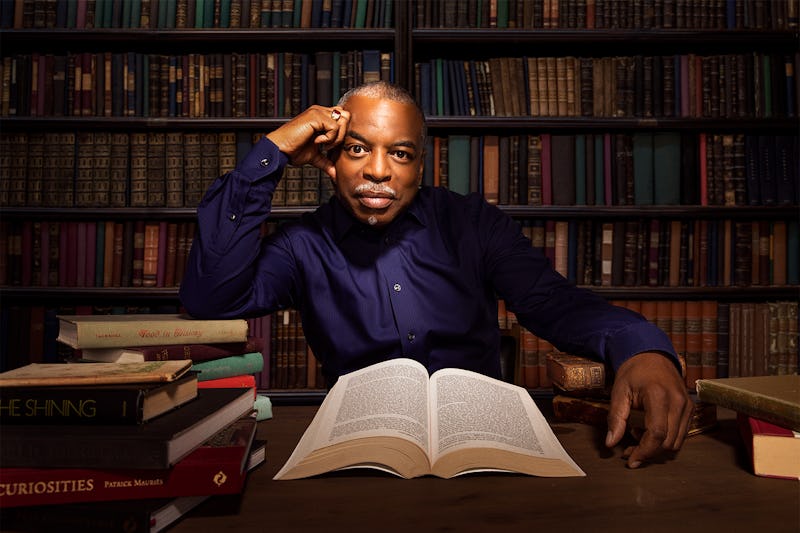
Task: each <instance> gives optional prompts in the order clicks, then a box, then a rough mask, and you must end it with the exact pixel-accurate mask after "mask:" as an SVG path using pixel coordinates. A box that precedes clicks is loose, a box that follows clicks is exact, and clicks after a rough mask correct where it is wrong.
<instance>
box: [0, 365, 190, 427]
mask: <svg viewBox="0 0 800 533" xmlns="http://www.w3.org/2000/svg"><path fill="white" fill-rule="evenodd" d="M98 364H105V363H98ZM59 366H62V367H63V366H66V365H59ZM70 366H72V365H70ZM76 366H77V365H76ZM81 366H82V365H81ZM197 388H198V385H197V373H195V372H189V373H187V374H184V375H183V376H182V377H180V378H178V379H176V380H174V381H170V382H166V383H163V382H153V383H121V384H115V385H73V386H35V385H32V386H21V387H0V424H141V423H143V422H147V421H149V420H152V419H153V418H155V417H157V416H159V415H162V414H164V413H166V412H167V411H169V410H171V409H174V408H176V407H179V406H181V405H183V404H185V403H186V402H189V401H191V400H193V399H194V398H195V397H197Z"/></svg>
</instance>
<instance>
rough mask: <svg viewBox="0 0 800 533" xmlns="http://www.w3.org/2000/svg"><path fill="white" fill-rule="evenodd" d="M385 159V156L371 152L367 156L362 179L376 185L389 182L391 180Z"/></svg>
mask: <svg viewBox="0 0 800 533" xmlns="http://www.w3.org/2000/svg"><path fill="white" fill-rule="evenodd" d="M386 157H387V155H386V154H383V153H380V152H379V151H373V152H372V153H371V154H370V155H369V161H367V164H366V166H365V167H364V177H365V178H366V179H368V180H370V181H374V182H377V183H379V182H382V181H387V180H389V179H390V178H391V172H390V170H389V164H388V162H387V161H386Z"/></svg>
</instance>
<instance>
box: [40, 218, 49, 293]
mask: <svg viewBox="0 0 800 533" xmlns="http://www.w3.org/2000/svg"><path fill="white" fill-rule="evenodd" d="M39 242H40V243H41V248H42V252H41V269H42V275H41V277H40V278H39V285H41V286H42V287H47V282H48V281H49V278H50V222H48V221H47V220H43V221H42V225H41V236H40V241H39Z"/></svg>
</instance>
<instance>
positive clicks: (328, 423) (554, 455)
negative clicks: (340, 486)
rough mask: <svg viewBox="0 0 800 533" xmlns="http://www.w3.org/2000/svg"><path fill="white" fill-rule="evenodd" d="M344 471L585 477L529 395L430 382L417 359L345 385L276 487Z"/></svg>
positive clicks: (503, 386)
mask: <svg viewBox="0 0 800 533" xmlns="http://www.w3.org/2000/svg"><path fill="white" fill-rule="evenodd" d="M343 468H374V469H378V470H381V471H384V472H388V473H391V474H395V475H397V476H400V477H403V478H413V477H418V476H424V475H434V476H438V477H443V478H450V477H454V476H457V475H461V474H467V473H471V472H486V471H501V472H518V473H524V474H529V475H537V476H546V477H566V476H583V475H585V474H584V473H583V471H582V470H581V469H580V467H579V466H578V465H577V464H575V462H574V461H573V460H572V459H571V458H570V456H569V455H568V454H567V452H566V451H565V450H564V449H563V447H562V446H561V444H560V443H559V442H558V439H557V438H556V436H555V434H554V433H553V431H552V430H551V429H550V427H549V426H548V425H547V421H546V420H545V419H544V416H542V414H541V412H540V411H539V409H538V408H537V407H536V404H535V403H534V402H533V400H532V399H531V397H530V395H529V394H528V391H527V390H525V389H523V388H522V387H518V386H516V385H511V384H509V383H505V382H502V381H499V380H496V379H492V378H489V377H486V376H484V375H481V374H478V373H475V372H470V371H466V370H461V369H455V368H448V369H442V370H439V371H437V372H434V373H433V374H432V375H431V376H430V378H429V377H428V371H427V370H426V369H425V367H424V366H422V365H421V364H420V363H419V362H417V361H414V360H411V359H393V360H389V361H384V362H381V363H377V364H375V365H372V366H369V367H367V368H364V369H361V370H358V371H355V372H352V373H350V374H347V375H345V376H342V377H341V378H339V380H338V381H337V382H336V384H335V385H334V386H333V388H332V389H331V391H330V392H329V393H328V395H327V396H326V397H325V400H324V401H323V403H322V405H321V407H320V409H319V411H317V414H316V416H315V417H314V420H312V422H311V424H310V425H309V427H308V428H307V429H306V432H305V433H304V434H303V436H302V438H301V439H300V442H299V443H298V444H297V447H296V448H295V450H294V452H293V453H292V455H291V456H290V457H289V459H288V461H287V462H286V464H285V465H284V466H283V468H281V470H280V471H279V472H278V473H277V474H276V475H275V479H298V478H304V477H310V476H314V475H318V474H322V473H325V472H330V471H334V470H339V469H343Z"/></svg>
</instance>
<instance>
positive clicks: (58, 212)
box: [0, 0, 800, 403]
mask: <svg viewBox="0 0 800 533" xmlns="http://www.w3.org/2000/svg"><path fill="white" fill-rule="evenodd" d="M298 1H300V0H298ZM425 1H427V0H406V1H397V0H395V1H394V2H393V3H392V6H393V16H392V19H393V26H392V27H384V28H352V27H343V28H323V27H313V28H297V27H260V28H184V29H175V28H158V29H155V28H152V27H150V28H85V29H67V28H32V27H25V28H12V27H8V26H6V27H4V28H0V34H1V35H0V38H1V39H2V42H3V47H2V58H3V59H5V58H12V57H17V56H25V55H30V54H34V53H35V54H64V52H65V51H68V52H69V53H82V52H90V53H99V52H109V53H126V52H135V53H138V54H162V55H169V54H177V55H186V54H211V53H219V54H234V53H283V52H295V53H302V54H310V55H312V54H314V53H315V52H317V51H324V50H336V51H340V52H348V51H359V50H361V51H363V50H368V49H369V50H379V51H381V52H390V53H391V54H392V58H393V59H392V67H391V69H392V71H391V75H392V77H393V79H394V81H396V82H397V83H399V84H401V85H403V86H406V87H408V88H410V89H412V91H413V90H415V88H416V76H417V72H416V67H417V66H418V65H419V64H420V63H422V62H426V61H431V60H434V59H458V60H461V61H467V60H488V59H490V58H505V57H517V58H520V57H555V56H558V57H566V56H575V57H589V58H595V59H597V58H609V57H614V56H626V55H633V54H637V55H664V56H666V55H681V54H692V55H698V56H700V55H724V54H740V55H743V54H772V55H774V56H776V57H778V56H781V57H783V56H785V55H789V56H793V57H794V58H795V59H794V62H793V63H792V66H793V67H794V69H795V73H794V75H795V76H797V75H798V74H800V73H798V72H797V70H799V69H800V64H799V63H798V60H797V59H796V58H797V54H798V49H799V47H798V42H800V41H799V40H798V38H799V37H800V35H799V34H798V28H797V24H796V21H795V22H793V23H792V24H794V25H793V26H792V27H790V26H788V25H784V26H783V27H780V28H775V27H763V24H764V23H763V21H762V23H761V24H762V27H758V28H756V27H752V25H751V27H748V26H746V25H745V26H743V27H738V26H737V28H736V29H722V28H718V27H704V28H675V27H673V28H671V29H666V28H656V27H651V28H646V29H634V28H631V27H628V28H596V29H578V28H574V27H525V28H522V27H516V28H484V27H471V28H469V27H455V26H456V25H452V24H451V25H450V27H447V28H444V27H441V28H440V27H436V28H434V27H420V25H419V18H418V11H417V6H418V5H419V3H420V2H425ZM430 1H431V2H433V3H435V2H434V0H430ZM441 1H442V2H443V3H444V1H445V0H441ZM536 1H538V0H532V1H531V2H530V4H535V3H536ZM458 3H459V2H449V4H450V5H452V6H456V4H458ZM700 3H702V4H704V5H706V4H707V2H699V1H698V4H700ZM515 4H516V3H515V2H510V3H509V5H515ZM572 4H576V5H577V4H579V3H572ZM722 4H725V2H720V5H722ZM768 4H769V5H775V3H771V4H770V3H765V5H768ZM565 5H566V4H565ZM765 9H766V7H765ZM795 82H796V80H795ZM792 90H793V91H794V93H793V94H794V102H793V105H794V111H793V114H791V115H787V114H773V115H772V116H769V117H763V116H762V117H755V116H733V117H726V116H716V117H713V118H712V117H705V116H533V115H529V114H525V113H522V114H517V115H514V116H511V115H509V116H487V115H483V116H465V115H455V114H431V115H430V116H429V117H428V131H429V135H430V136H434V137H435V136H438V137H441V138H447V137H448V136H451V135H467V136H471V137H483V136H486V135H497V136H523V135H542V134H545V135H553V134H558V135H583V134H591V135H604V134H613V135H617V134H618V135H629V136H630V135H634V134H638V133H642V132H650V133H652V132H662V131H666V132H673V133H678V134H681V135H685V136H692V135H694V134H696V133H701V132H702V133H707V134H709V135H711V134H720V135H736V134H747V135H751V136H767V135H776V134H779V135H785V136H794V139H795V144H796V139H797V131H798V129H800V119H798V116H800V112H799V111H798V107H800V99H798V98H797V93H798V92H799V91H800V86H798V85H797V84H796V83H795V86H794V88H793V89H792ZM418 96H419V95H418ZM284 121H285V117H282V116H257V117H256V116H243V117H233V116H213V117H212V116H199V117H191V118H190V117H184V116H172V117H169V116H87V115H77V116H52V115H45V116H25V115H24V114H18V115H7V116H1V117H0V130H2V131H3V133H4V134H6V133H8V134H13V133H14V132H19V133H22V132H24V133H48V132H56V133H77V132H112V133H134V132H136V133H152V132H156V133H166V132H195V133H201V132H213V133H220V132H235V133H239V134H253V133H258V132H266V131H270V130H272V129H274V128H276V127H277V126H278V125H280V124H281V123H283V122H284ZM0 149H1V148H0ZM795 150H796V148H795ZM2 155H3V157H9V156H10V155H11V154H2ZM795 157H796V155H795ZM76 158H77V155H76ZM75 166H76V168H77V163H76V165H75ZM3 171H4V170H3V169H2V168H0V172H3ZM796 186H797V185H796ZM0 192H2V191H0ZM499 207H500V208H501V209H502V210H504V211H505V212H507V213H508V214H509V215H510V216H512V217H513V218H515V219H516V220H518V221H520V223H523V224H527V223H534V222H536V223H539V222H547V221H572V222H590V221H593V220H594V221H598V223H600V222H602V221H608V222H619V221H622V222H626V221H647V220H652V219H660V220H665V221H681V222H684V223H688V224H691V223H693V222H695V221H704V222H714V221H717V220H727V221H730V223H731V224H735V223H737V222H742V223H754V222H767V223H769V224H789V223H795V224H796V223H797V213H798V205H797V203H796V202H794V203H791V204H789V205H769V206H765V205H695V204H690V205H680V204H678V205H522V204H510V203H500V205H499ZM313 208H314V207H313V206H308V205H280V206H275V207H274V209H273V211H272V216H273V218H274V219H275V220H280V221H283V220H290V219H296V218H298V217H300V216H301V215H302V214H303V213H305V212H308V211H309V210H311V209H313ZM0 209H2V222H3V223H6V224H7V223H14V224H16V223H20V224H22V223H25V222H31V221H37V222H48V223H60V222H64V221H69V222H72V221H76V222H82V223H92V222H95V221H114V222H133V221H137V220H159V221H170V222H176V223H186V222H190V221H193V220H194V218H195V209H194V207H193V206H190V205H187V206H183V207H156V206H151V207H130V206H126V207H92V206H86V207H43V206H27V205H4V206H0ZM3 244H4V245H5V246H9V244H8V243H7V242H6V243H3ZM731 246H732V247H733V244H732V243H731ZM31 260H33V259H31ZM40 260H41V259H40ZM6 266H7V265H6ZM585 286H586V287H587V288H589V289H591V290H593V291H595V292H597V293H598V294H600V295H602V296H603V297H605V298H607V299H609V300H642V301H648V300H649V301H665V300H684V301H697V300H717V301H720V302H767V301H776V300H782V301H792V302H795V303H796V302H797V301H798V299H800V298H798V297H799V296H800V286H799V285H796V284H768V285H764V284H750V285H747V284H745V285H741V286H739V285H729V284H724V283H723V284H720V285H717V286H708V285H704V284H695V285H693V286H645V285H639V286H600V285H585ZM0 297H2V302H3V306H4V308H5V307H8V306H13V307H20V306H26V305H29V306H30V305H36V306H50V307H54V306H60V305H78V304H80V305H86V306H91V305H93V304H96V305H98V306H102V307H107V306H109V305H118V304H120V305H121V304H125V303H131V305H154V306H161V305H175V306H177V305H179V301H178V298H177V287H89V286H86V287H76V286H59V285H57V286H49V287H37V286H20V285H14V284H6V285H5V286H0ZM5 344H6V345H7V344H8V343H7V342H6V343H5ZM8 348H9V347H8V346H4V347H3V350H7V349H8ZM262 388H264V387H262ZM264 389H265V390H267V392H268V393H270V395H271V396H273V397H274V398H278V399H279V401H282V402H284V403H308V402H311V403H316V402H317V401H318V400H319V399H320V397H321V394H324V393H323V392H320V391H319V390H316V391H304V390H295V389H291V390H270V389H268V388H264ZM539 392H541V391H539Z"/></svg>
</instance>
